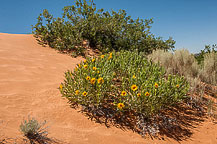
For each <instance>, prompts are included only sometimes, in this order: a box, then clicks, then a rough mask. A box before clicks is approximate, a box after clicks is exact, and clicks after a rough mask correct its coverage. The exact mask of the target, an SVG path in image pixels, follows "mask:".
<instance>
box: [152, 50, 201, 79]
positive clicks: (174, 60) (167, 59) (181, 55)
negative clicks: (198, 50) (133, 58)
mask: <svg viewBox="0 0 217 144" xmlns="http://www.w3.org/2000/svg"><path fill="white" fill-rule="evenodd" d="M148 59H151V60H153V61H154V62H156V63H158V62H159V63H160V64H161V65H162V66H163V67H164V68H165V69H166V72H167V74H179V75H182V76H185V77H186V78H188V77H190V78H197V77H198V73H199V66H198V64H197V61H196V60H195V58H194V56H193V55H192V54H190V53H189V51H188V50H186V49H182V50H176V51H175V52H173V53H172V52H169V51H164V50H156V51H154V52H153V53H152V54H150V55H148Z"/></svg>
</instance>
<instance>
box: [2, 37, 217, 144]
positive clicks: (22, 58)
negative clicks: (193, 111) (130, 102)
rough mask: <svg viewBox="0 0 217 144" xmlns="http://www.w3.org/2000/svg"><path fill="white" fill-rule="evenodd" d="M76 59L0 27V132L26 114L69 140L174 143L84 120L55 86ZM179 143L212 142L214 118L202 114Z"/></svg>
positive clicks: (14, 132)
mask: <svg viewBox="0 0 217 144" xmlns="http://www.w3.org/2000/svg"><path fill="white" fill-rule="evenodd" d="M81 60H82V58H81V57H79V58H71V57H70V56H67V55H64V54H60V53H58V52H57V51H55V50H53V49H51V48H48V47H42V46H40V45H38V44H37V41H36V40H35V39H34V37H33V36H32V35H23V34H22V35H21V34H18V35H17V34H3V33H0V121H3V123H0V134H4V135H5V136H7V137H11V138H16V137H21V136H22V135H21V133H20V131H19V125H20V123H21V121H22V120H23V118H27V116H28V115H30V116H33V117H35V118H36V119H38V120H39V121H42V120H47V121H48V124H47V125H48V126H50V128H49V137H54V138H56V139H58V140H60V141H63V142H65V143H69V144H152V143H153V144H154V143H156V144H159V143H160V144H161V143H162V144H169V143H171V144H175V143H179V142H177V141H176V140H174V139H171V138H166V137H165V140H157V139H154V140H152V139H150V138H148V139H144V138H142V137H141V136H140V135H139V134H137V133H133V132H132V131H130V130H127V131H124V130H121V129H119V128H116V127H111V128H106V127H105V126H104V125H103V124H98V123H95V122H94V121H91V120H88V119H87V117H85V116H84V115H83V114H82V113H79V112H78V111H77V110H74V109H72V108H70V106H69V104H68V103H67V100H65V99H63V98H62V97H61V95H60V93H59V90H58V89H57V88H58V86H59V84H60V83H61V82H62V81H63V79H64V72H65V71H67V70H68V69H73V68H74V67H75V65H76V64H77V63H79V62H80V61H81ZM192 132H193V134H192V135H191V137H190V138H188V139H186V140H183V141H181V142H180V143H185V144H199V143H204V144H217V124H214V123H212V122H211V121H209V120H208V119H205V122H203V123H200V124H199V126H197V128H195V129H193V130H192Z"/></svg>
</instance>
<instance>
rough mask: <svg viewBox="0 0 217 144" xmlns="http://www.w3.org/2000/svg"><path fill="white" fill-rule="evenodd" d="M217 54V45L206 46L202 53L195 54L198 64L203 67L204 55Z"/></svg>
mask: <svg viewBox="0 0 217 144" xmlns="http://www.w3.org/2000/svg"><path fill="white" fill-rule="evenodd" d="M213 52H214V53H217V45H216V44H214V45H212V46H211V45H205V48H204V50H201V52H200V53H198V54H195V55H194V57H195V58H196V60H197V62H198V64H202V65H203V61H204V55H205V54H207V53H213Z"/></svg>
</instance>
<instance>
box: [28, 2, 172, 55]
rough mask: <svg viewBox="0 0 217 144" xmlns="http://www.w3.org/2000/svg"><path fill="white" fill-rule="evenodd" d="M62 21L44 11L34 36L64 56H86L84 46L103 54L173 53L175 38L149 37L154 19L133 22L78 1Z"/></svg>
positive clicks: (125, 15) (124, 15)
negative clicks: (157, 51)
mask: <svg viewBox="0 0 217 144" xmlns="http://www.w3.org/2000/svg"><path fill="white" fill-rule="evenodd" d="M63 11H64V13H63V16H62V18H53V16H52V15H51V14H49V12H48V11H47V10H46V9H45V10H44V11H43V13H42V14H40V15H39V17H38V22H37V24H36V25H35V26H33V27H32V28H33V34H34V35H35V37H36V38H37V39H38V41H39V43H41V44H48V45H49V46H50V47H52V48H55V49H58V50H60V51H62V52H71V51H73V52H75V53H76V54H79V55H81V54H83V53H84V50H85V49H84V48H83V45H82V42H83V41H84V40H85V41H86V40H87V41H88V42H89V45H90V47H91V48H96V49H99V50H100V51H102V52H108V51H112V50H135V49H137V50H138V51H142V52H146V53H151V52H152V51H153V50H156V49H165V50H168V49H172V48H174V44H175V41H174V40H172V38H169V39H168V40H165V41H164V40H162V38H161V37H155V36H154V35H153V34H151V33H150V28H151V26H150V24H152V23H153V21H152V19H145V20H143V19H139V18H138V19H136V20H133V19H132V18H131V17H130V16H127V14H126V12H125V10H119V11H118V12H115V11H113V10H112V11H111V12H108V11H104V10H103V9H99V10H97V9H96V5H95V4H94V3H93V2H89V3H88V2H87V1H86V0H83V1H82V0H76V4H75V5H72V6H66V7H64V8H63Z"/></svg>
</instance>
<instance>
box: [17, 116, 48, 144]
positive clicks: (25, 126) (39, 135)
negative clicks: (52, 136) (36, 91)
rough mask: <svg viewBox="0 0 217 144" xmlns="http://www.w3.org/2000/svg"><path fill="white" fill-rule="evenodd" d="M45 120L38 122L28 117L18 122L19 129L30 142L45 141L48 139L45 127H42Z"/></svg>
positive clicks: (32, 143) (33, 143)
mask: <svg viewBox="0 0 217 144" xmlns="http://www.w3.org/2000/svg"><path fill="white" fill-rule="evenodd" d="M45 124H46V121H44V122H43V123H39V122H38V121H37V120H36V119H34V118H30V117H28V120H24V121H23V122H22V123H21V124H20V131H21V132H22V133H23V135H24V136H25V137H26V138H28V140H29V141H30V143H31V144H35V143H45V142H46V141H49V139H48V138H47V134H48V132H47V131H46V129H47V127H45V128H44V126H45Z"/></svg>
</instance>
